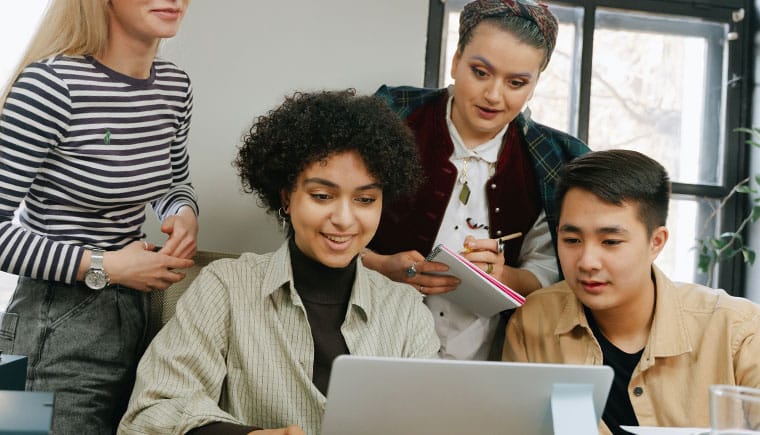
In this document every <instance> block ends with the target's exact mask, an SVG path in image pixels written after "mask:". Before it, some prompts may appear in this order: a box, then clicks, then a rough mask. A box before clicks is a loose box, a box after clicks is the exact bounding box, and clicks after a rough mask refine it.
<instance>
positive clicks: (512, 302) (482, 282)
mask: <svg viewBox="0 0 760 435" xmlns="http://www.w3.org/2000/svg"><path fill="white" fill-rule="evenodd" d="M426 260H427V261H437V262H439V263H443V264H446V265H447V266H449V271H448V272H442V273H440V274H441V275H454V276H456V277H457V278H459V280H460V281H462V282H461V283H460V284H459V287H457V288H456V290H454V291H450V292H448V293H442V294H441V296H442V297H444V298H446V299H449V300H450V301H452V302H455V303H456V304H458V305H460V306H462V307H464V308H466V309H468V310H470V311H472V312H473V313H475V314H477V315H479V316H483V317H491V316H493V315H495V314H497V313H500V312H502V311H504V310H509V309H512V308H517V307H519V306H522V304H524V303H525V297H523V296H522V295H521V294H519V293H517V292H516V291H514V290H512V289H511V288H509V287H508V286H506V285H505V284H504V283H502V282H501V281H499V280H497V279H496V278H494V277H493V276H491V275H489V274H487V273H485V272H484V271H483V270H481V269H480V268H479V267H478V266H475V265H474V264H472V263H471V262H470V261H469V260H467V259H466V258H464V257H463V256H461V255H459V253H457V252H456V251H454V250H452V249H451V248H449V247H448V246H446V245H444V244H440V245H438V246H436V247H435V249H433V251H432V252H431V253H430V255H428V256H427V258H426Z"/></svg>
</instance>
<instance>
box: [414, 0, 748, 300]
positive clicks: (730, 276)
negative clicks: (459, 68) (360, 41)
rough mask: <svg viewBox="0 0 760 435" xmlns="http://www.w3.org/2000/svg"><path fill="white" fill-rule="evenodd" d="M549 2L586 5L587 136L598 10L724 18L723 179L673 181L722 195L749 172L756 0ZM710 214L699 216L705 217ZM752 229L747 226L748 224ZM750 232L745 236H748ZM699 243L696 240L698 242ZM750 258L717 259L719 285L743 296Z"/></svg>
mask: <svg viewBox="0 0 760 435" xmlns="http://www.w3.org/2000/svg"><path fill="white" fill-rule="evenodd" d="M445 2H446V0H429V9H428V26H427V31H428V34H427V46H426V54H425V77H424V85H425V86H426V87H433V88H435V87H439V86H440V85H439V77H440V74H441V58H442V56H444V53H443V52H442V49H443V38H444V37H445V35H444V34H443V31H444V30H445V26H444V20H445V19H446V17H445V12H446V7H445ZM548 3H549V5H550V6H551V5H554V4H556V5H561V6H569V7H578V8H582V9H583V11H584V13H583V20H582V21H583V23H582V29H581V35H580V38H581V41H582V44H581V50H582V51H581V56H580V69H579V72H580V86H579V89H578V95H577V99H578V102H577V107H578V111H577V116H575V118H576V125H575V129H576V131H577V134H576V135H577V137H578V138H580V139H581V140H583V141H584V142H588V135H589V114H590V100H591V68H592V56H593V42H594V41H593V35H594V28H595V24H596V10H597V9H598V8H609V9H615V10H618V11H631V12H644V13H655V14H666V15H667V14H672V15H679V16H684V17H691V18H700V19H705V20H710V21H715V22H722V23H725V24H727V25H728V26H729V32H730V33H735V34H736V35H738V38H737V39H735V40H732V41H730V42H729V44H728V60H727V77H730V79H729V80H728V86H727V87H726V95H725V98H726V103H725V110H724V113H723V122H722V125H721V128H720V136H721V137H722V141H721V144H722V145H719V146H722V147H723V149H722V153H721V154H722V156H723V161H722V162H719V163H722V168H721V169H722V170H721V171H720V173H721V174H722V176H721V178H720V179H719V184H718V185H707V184H689V183H678V182H674V183H673V186H672V191H673V195H674V196H678V197H679V198H692V199H694V198H707V199H720V198H722V197H724V196H725V195H727V194H728V193H729V192H730V190H731V188H732V187H733V186H734V185H735V184H736V183H738V182H739V181H741V180H743V179H744V178H746V177H748V176H749V174H750V166H749V156H750V154H749V146H747V145H746V144H745V143H744V141H745V140H746V139H747V137H746V135H745V134H739V133H736V132H735V130H736V129H737V128H739V127H751V126H752V125H751V123H752V116H751V115H752V93H753V86H754V77H753V74H754V57H753V48H754V47H753V41H754V34H755V30H756V29H757V23H756V20H757V18H756V17H755V14H756V11H755V6H754V2H752V1H750V0H556V1H549V2H548ZM740 10H741V11H743V18H742V19H741V20H738V21H737V20H734V14H736V13H737V11H740ZM750 206H751V204H749V203H748V201H747V200H746V198H745V197H743V196H739V197H736V198H734V199H732V200H731V201H729V202H728V203H727V204H726V205H725V206H724V208H723V209H722V213H721V214H720V216H719V232H720V233H722V232H726V231H732V230H734V229H735V228H737V227H738V226H739V224H740V222H741V221H742V219H743V217H744V216H745V215H746V213H747V212H748V210H749V207H750ZM706 218H707V216H706V215H705V216H698V218H697V219H698V220H700V221H703V220H704V219H706ZM745 233H747V230H745ZM746 236H747V234H745V240H748V239H747V237H746ZM695 245H696V242H695ZM745 276H746V269H745V264H744V262H743V261H742V259H741V256H737V257H734V259H732V260H728V261H724V262H721V263H720V264H719V265H718V273H717V280H716V281H715V282H714V285H716V286H718V287H720V288H723V289H725V290H726V291H727V292H728V293H730V294H733V295H736V296H744V295H745V288H744V277H745Z"/></svg>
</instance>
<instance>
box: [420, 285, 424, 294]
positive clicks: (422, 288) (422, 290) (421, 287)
mask: <svg viewBox="0 0 760 435" xmlns="http://www.w3.org/2000/svg"><path fill="white" fill-rule="evenodd" d="M424 290H425V287H423V286H420V293H422V294H423V295H424V294H425V293H424Z"/></svg>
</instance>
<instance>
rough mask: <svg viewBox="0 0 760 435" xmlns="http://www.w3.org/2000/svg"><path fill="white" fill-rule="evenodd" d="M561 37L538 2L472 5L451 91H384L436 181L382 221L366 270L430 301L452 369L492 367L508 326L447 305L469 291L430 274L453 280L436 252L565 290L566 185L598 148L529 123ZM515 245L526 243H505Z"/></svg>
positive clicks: (534, 285)
mask: <svg viewBox="0 0 760 435" xmlns="http://www.w3.org/2000/svg"><path fill="white" fill-rule="evenodd" d="M557 28H558V25H557V19H556V18H555V17H554V15H553V14H552V13H551V12H550V11H549V9H548V7H547V6H546V5H544V4H540V3H536V2H534V1H530V0H478V1H474V2H471V3H468V4H467V5H465V7H464V10H463V11H462V13H461V15H460V26H459V43H458V47H457V51H456V53H455V55H454V58H453V61H452V67H451V77H452V78H453V79H454V84H453V85H452V86H451V87H449V88H448V89H419V88H412V87H387V86H383V87H381V88H380V89H379V90H378V92H377V94H378V95H380V96H381V97H383V98H384V99H385V100H386V102H387V103H388V104H389V105H390V106H391V107H392V108H393V109H394V111H396V112H397V113H398V114H399V115H400V116H402V117H403V118H404V119H405V120H406V122H407V124H408V125H409V126H410V127H411V128H412V130H413V131H414V132H415V135H416V140H417V147H418V151H419V155H420V161H421V163H422V165H423V167H424V170H425V181H424V184H423V186H422V187H421V188H420V189H418V190H417V192H416V194H414V195H412V196H410V197H408V198H406V199H405V200H404V201H399V202H396V203H395V204H393V205H392V206H390V207H387V208H386V209H384V210H383V217H382V220H381V222H380V228H379V229H378V232H377V235H376V236H375V238H374V239H373V241H372V243H371V244H370V245H369V247H370V248H371V251H367V252H366V253H365V254H364V262H365V264H367V265H368V266H369V267H371V268H374V269H376V270H378V271H379V272H381V273H383V274H384V275H386V276H388V277H390V278H391V279H393V280H396V281H400V282H406V283H409V284H412V285H413V286H414V287H415V288H417V290H419V291H420V292H421V293H423V294H425V295H427V297H426V303H427V305H428V307H429V308H430V310H431V311H432V312H433V317H434V318H435V321H436V330H437V332H438V334H439V337H440V338H441V344H442V348H441V352H440V356H441V357H443V358H456V359H479V360H482V359H487V358H488V357H489V353H491V346H492V344H493V342H494V336H495V332H496V330H497V327H498V325H499V320H500V318H499V316H494V317H491V318H481V317H479V316H477V315H475V314H474V313H471V312H469V311H467V310H465V309H464V308H462V307H460V306H458V305H456V304H454V303H452V302H450V301H448V300H447V299H444V298H442V297H441V296H440V294H441V293H444V292H448V291H452V290H454V289H455V288H456V286H457V285H458V280H457V279H456V278H454V277H452V276H440V275H430V274H428V273H426V272H445V271H446V270H447V268H446V266H445V265H443V264H440V263H436V262H426V261H424V260H425V255H427V254H428V253H429V252H430V251H431V249H432V248H433V247H434V246H436V245H437V244H439V243H444V244H446V245H447V246H450V247H452V248H454V247H456V248H462V249H464V251H465V256H466V257H467V258H468V259H469V260H471V261H473V262H474V263H475V264H476V265H477V266H479V267H481V268H482V269H483V270H484V271H486V272H487V273H489V274H491V275H493V276H494V277H495V278H497V279H499V280H500V281H502V282H504V283H505V284H507V285H508V286H510V287H511V288H513V289H514V290H516V291H518V292H520V293H522V294H523V295H527V294H529V293H530V292H532V291H534V290H536V289H538V288H541V287H543V286H546V285H549V284H552V283H554V282H556V281H557V280H558V279H559V269H558V266H557V262H556V253H555V248H554V246H555V245H556V242H555V240H554V239H555V238H556V232H555V226H556V213H555V210H554V206H553V196H554V183H555V180H556V173H557V170H558V169H559V168H560V167H561V166H562V165H563V164H564V163H565V162H567V161H569V160H571V159H572V158H574V157H576V156H578V155H580V154H583V153H585V152H587V151H588V148H587V147H586V145H585V144H583V143H582V142H581V141H580V140H578V139H576V138H574V137H572V136H569V135H567V134H565V133H562V132H560V131H557V130H554V129H552V128H549V127H547V126H544V125H541V124H538V123H536V122H534V121H532V120H530V119H529V118H528V117H527V116H526V115H524V114H523V113H522V110H523V109H524V108H525V106H526V104H527V102H528V101H529V100H530V98H531V97H532V96H533V92H534V90H535V88H536V84H537V82H538V79H539V76H540V74H541V72H542V71H543V70H544V69H545V68H546V66H547V64H548V63H549V59H550V58H551V55H552V51H553V50H554V47H555V44H556V41H557ZM513 234H521V235H522V236H521V237H514V238H512V239H511V240H509V241H505V242H503V243H502V242H501V241H500V240H497V239H500V238H505V237H506V236H509V235H513ZM553 242H554V243H553ZM497 341H498V342H497V343H496V346H495V349H494V352H493V353H491V355H493V356H495V357H498V355H499V354H500V353H501V349H500V340H497Z"/></svg>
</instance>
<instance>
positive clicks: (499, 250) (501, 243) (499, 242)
mask: <svg viewBox="0 0 760 435" xmlns="http://www.w3.org/2000/svg"><path fill="white" fill-rule="evenodd" d="M502 252H504V240H501V239H499V240H497V241H496V253H497V254H501V253H502Z"/></svg>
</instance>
